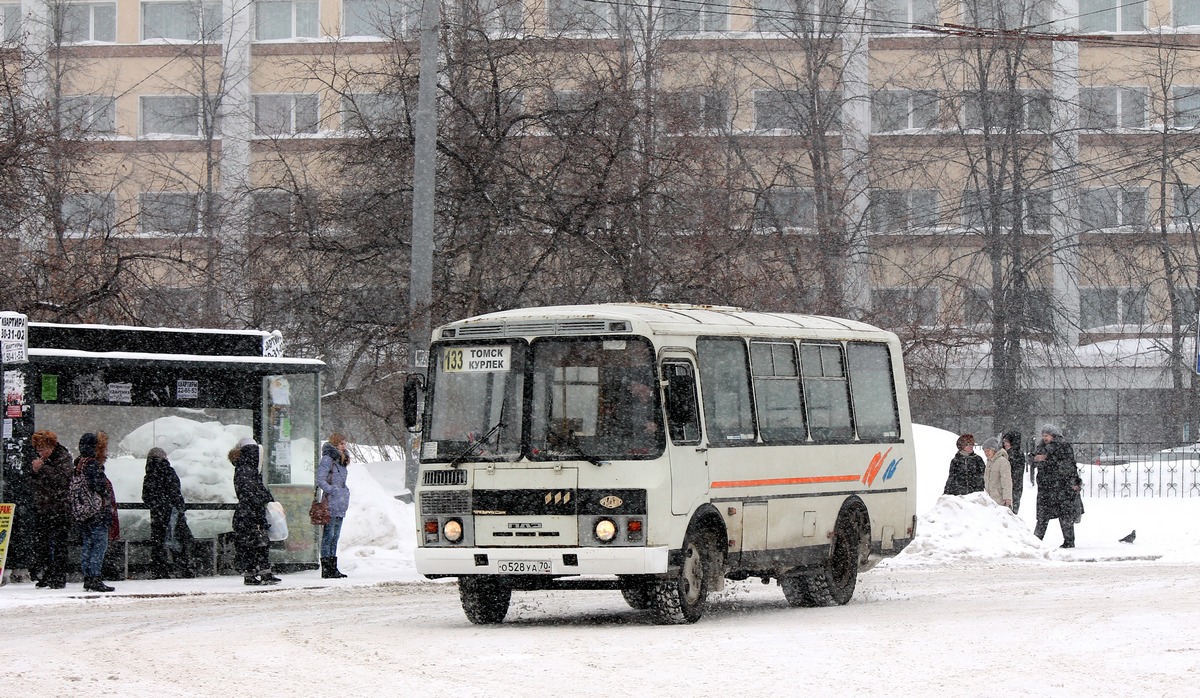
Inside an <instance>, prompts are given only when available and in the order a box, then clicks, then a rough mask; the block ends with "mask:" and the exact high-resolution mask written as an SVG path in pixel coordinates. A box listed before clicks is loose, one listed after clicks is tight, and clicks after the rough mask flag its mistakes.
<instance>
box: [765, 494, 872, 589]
mask: <svg viewBox="0 0 1200 698" xmlns="http://www.w3.org/2000/svg"><path fill="white" fill-rule="evenodd" d="M870 551H871V518H870V514H869V513H868V512H867V507H866V505H865V504H864V503H863V501H862V500H861V499H859V498H858V497H850V498H848V499H847V500H846V501H845V502H844V503H843V504H842V508H841V510H840V511H839V512H838V518H837V522H836V523H835V524H834V526H833V538H832V540H831V541H830V546H829V557H828V558H827V559H826V560H825V562H824V564H822V565H821V566H820V567H819V568H817V569H815V570H811V571H807V572H805V573H802V574H796V575H791V576H788V577H785V578H782V579H780V581H779V583H780V586H781V587H782V588H783V595H784V597H786V598H787V601H788V604H790V605H792V606H834V605H837V606H842V605H845V604H847V603H849V602H850V599H851V598H852V597H853V596H854V589H855V587H857V585H858V571H859V568H860V567H862V566H863V565H864V563H865V562H866V560H867V557H868V556H869V555H870Z"/></svg>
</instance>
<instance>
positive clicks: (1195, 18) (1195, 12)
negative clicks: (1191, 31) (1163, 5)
mask: <svg viewBox="0 0 1200 698" xmlns="http://www.w3.org/2000/svg"><path fill="white" fill-rule="evenodd" d="M1171 4H1172V5H1174V7H1173V8H1172V11H1173V14H1174V17H1175V26H1177V27H1192V26H1195V25H1197V24H1200V2H1196V0H1174V2H1172V3H1171Z"/></svg>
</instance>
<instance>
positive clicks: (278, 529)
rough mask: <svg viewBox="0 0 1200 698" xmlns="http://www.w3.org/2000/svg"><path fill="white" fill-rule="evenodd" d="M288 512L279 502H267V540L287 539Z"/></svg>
mask: <svg viewBox="0 0 1200 698" xmlns="http://www.w3.org/2000/svg"><path fill="white" fill-rule="evenodd" d="M287 536H288V529H287V514H285V513H284V512H283V505H282V504H280V503H279V502H267V540H272V541H280V540H287Z"/></svg>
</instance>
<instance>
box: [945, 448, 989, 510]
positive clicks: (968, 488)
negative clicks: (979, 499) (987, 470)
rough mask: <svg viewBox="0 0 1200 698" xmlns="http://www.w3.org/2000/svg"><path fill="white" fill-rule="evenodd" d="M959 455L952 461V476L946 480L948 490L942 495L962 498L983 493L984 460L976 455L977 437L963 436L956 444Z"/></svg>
mask: <svg viewBox="0 0 1200 698" xmlns="http://www.w3.org/2000/svg"><path fill="white" fill-rule="evenodd" d="M954 445H955V446H957V447H958V453H955V454H954V458H952V459H951V460H950V475H949V476H948V477H947V478H946V488H945V489H944V490H942V494H953V495H957V496H962V495H964V494H971V493H972V492H982V491H983V470H984V467H985V464H984V462H983V458H980V457H979V454H977V453H975V437H974V436H973V435H971V434H963V435H962V436H960V437H958V441H957V442H955V444H954Z"/></svg>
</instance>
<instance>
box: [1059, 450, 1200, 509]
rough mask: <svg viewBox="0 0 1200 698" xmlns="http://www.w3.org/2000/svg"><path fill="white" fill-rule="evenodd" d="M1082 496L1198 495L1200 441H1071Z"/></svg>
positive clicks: (1199, 495) (1199, 494) (1199, 483)
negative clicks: (1180, 443) (1171, 443)
mask: <svg viewBox="0 0 1200 698" xmlns="http://www.w3.org/2000/svg"><path fill="white" fill-rule="evenodd" d="M1073 447H1074V449H1075V460H1076V461H1077V462H1078V463H1079V476H1080V478H1081V479H1082V480H1083V487H1084V492H1083V496H1085V497H1200V444H1195V445H1190V446H1180V447H1176V448H1164V446H1163V445H1161V444H1137V443H1133V444H1089V443H1081V444H1073Z"/></svg>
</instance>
